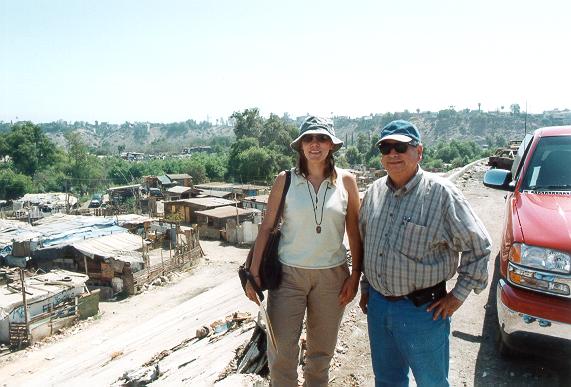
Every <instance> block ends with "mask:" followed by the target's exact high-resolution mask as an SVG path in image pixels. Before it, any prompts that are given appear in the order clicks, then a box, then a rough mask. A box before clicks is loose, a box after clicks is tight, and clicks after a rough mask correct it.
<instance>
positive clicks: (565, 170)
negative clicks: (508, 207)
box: [522, 136, 571, 191]
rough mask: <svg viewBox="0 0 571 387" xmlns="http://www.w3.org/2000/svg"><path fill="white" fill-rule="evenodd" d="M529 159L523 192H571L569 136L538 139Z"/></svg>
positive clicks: (570, 139) (570, 138) (570, 146)
mask: <svg viewBox="0 0 571 387" xmlns="http://www.w3.org/2000/svg"><path fill="white" fill-rule="evenodd" d="M531 157H532V158H531V161H530V163H529V167H528V168H527V171H526V173H525V177H524V181H523V184H522V189H523V190H565V191H568V190H571V168H570V167H569V166H570V165H571V136H554V137H544V138H542V139H540V140H539V143H538V144H537V147H536V148H535V150H534V152H533V155H532V156H531Z"/></svg>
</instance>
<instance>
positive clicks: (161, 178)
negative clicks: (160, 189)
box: [157, 175, 172, 185]
mask: <svg viewBox="0 0 571 387" xmlns="http://www.w3.org/2000/svg"><path fill="white" fill-rule="evenodd" d="M157 180H158V181H160V182H161V184H162V185H168V184H171V183H172V182H171V179H169V178H168V176H166V175H161V176H157Z"/></svg>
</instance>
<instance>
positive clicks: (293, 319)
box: [268, 264, 349, 387]
mask: <svg viewBox="0 0 571 387" xmlns="http://www.w3.org/2000/svg"><path fill="white" fill-rule="evenodd" d="M348 276H349V269H348V267H347V265H346V264H343V265H341V266H338V267H334V268H330V269H300V268H296V267H291V266H286V265H283V276H282V283H281V285H280V287H279V288H278V289H276V290H271V291H270V292H269V295H268V315H269V317H270V322H271V324H272V326H273V329H274V334H275V337H276V342H277V348H278V352H277V353H276V352H275V351H273V350H272V348H271V346H270V345H268V363H269V367H270V378H271V385H272V386H273V387H282V386H284V387H285V386H294V387H297V385H298V384H297V364H298V360H299V338H300V335H301V329H302V324H303V317H304V315H305V312H306V310H307V350H306V364H305V368H304V378H305V385H306V386H327V382H328V381H329V363H330V361H331V358H332V357H333V353H334V351H335V346H336V345H337V333H338V332H339V325H340V324H341V318H342V317H343V311H344V309H345V308H344V307H341V306H340V305H339V292H340V291H341V287H342V286H343V283H344V282H345V279H347V277H348Z"/></svg>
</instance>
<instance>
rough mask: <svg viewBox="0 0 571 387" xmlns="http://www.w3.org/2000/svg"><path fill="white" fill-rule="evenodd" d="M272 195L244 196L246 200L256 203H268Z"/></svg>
mask: <svg viewBox="0 0 571 387" xmlns="http://www.w3.org/2000/svg"><path fill="white" fill-rule="evenodd" d="M269 197H270V195H257V196H248V197H245V198H244V201H246V200H247V201H250V202H256V203H265V204H268V199H269Z"/></svg>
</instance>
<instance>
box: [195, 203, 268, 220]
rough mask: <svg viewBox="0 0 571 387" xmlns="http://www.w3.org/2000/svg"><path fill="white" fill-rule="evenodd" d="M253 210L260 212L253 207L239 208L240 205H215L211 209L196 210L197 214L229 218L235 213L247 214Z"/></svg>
mask: <svg viewBox="0 0 571 387" xmlns="http://www.w3.org/2000/svg"><path fill="white" fill-rule="evenodd" d="M254 212H260V210H256V209H255V208H240V207H233V206H224V207H217V208H213V209H211V210H204V211H196V213H197V214H200V215H205V216H210V217H213V218H219V219H222V218H231V217H233V216H236V215H247V214H253V213H254Z"/></svg>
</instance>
